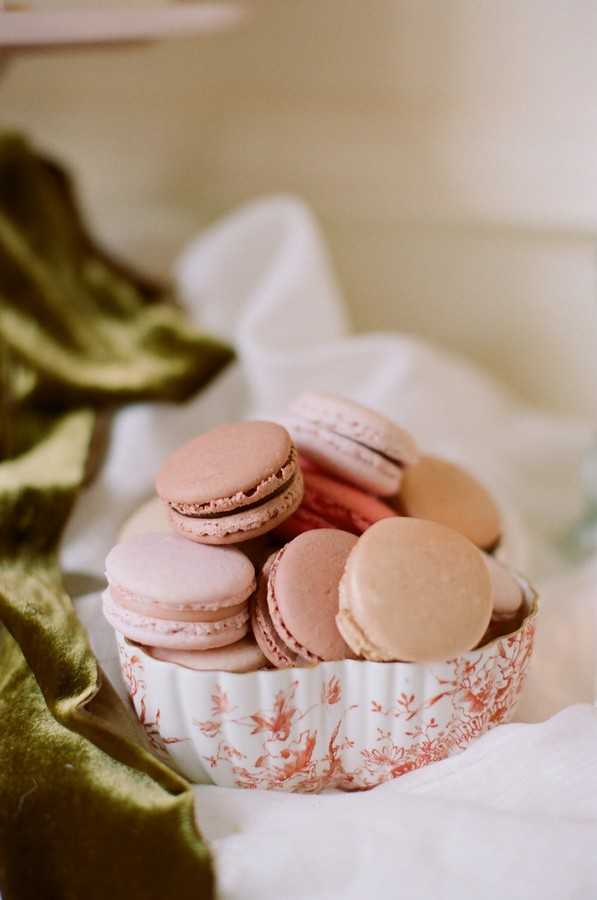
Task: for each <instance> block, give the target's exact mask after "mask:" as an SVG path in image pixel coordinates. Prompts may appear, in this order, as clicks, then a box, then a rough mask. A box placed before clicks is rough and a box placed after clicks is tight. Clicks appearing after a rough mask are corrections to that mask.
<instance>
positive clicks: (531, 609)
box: [115, 570, 540, 680]
mask: <svg viewBox="0 0 597 900" xmlns="http://www.w3.org/2000/svg"><path fill="white" fill-rule="evenodd" d="M510 571H511V572H512V574H513V575H514V577H515V578H516V580H517V581H518V583H519V584H520V586H521V588H522V591H523V594H524V603H525V605H526V607H527V610H526V613H525V615H524V617H523V619H522V621H521V622H520V624H519V625H518V627H517V628H515V629H514V631H509V632H506V633H505V634H500V635H498V636H497V637H495V638H493V639H492V640H491V641H488V642H487V643H486V644H483V645H482V646H481V647H472V648H471V649H470V650H465V652H464V653H460V654H458V656H454V657H451V658H450V659H438V660H434V661H433V662H420V663H417V662H407V661H405V660H402V661H401V660H395V661H392V662H376V661H375V660H370V659H336V660H322V661H321V662H318V663H316V664H315V665H313V666H289V667H288V668H285V669H270V668H263V669H255V670H254V671H252V672H228V671H226V670H225V669H205V670H202V669H191V668H190V667H189V666H183V665H182V664H181V663H176V662H172V661H170V660H165V659H158V658H157V657H155V656H152V655H151V653H148V652H147V649H146V647H145V646H144V645H143V644H137V643H136V642H135V641H132V640H130V639H129V638H127V637H125V635H124V634H121V633H119V632H117V631H116V630H115V635H116V640H117V641H118V642H119V643H120V642H123V643H125V644H127V645H128V646H129V647H134V648H135V650H136V651H137V652H138V653H139V654H141V655H142V656H143V658H144V660H147V661H148V662H149V664H150V665H152V666H157V667H158V669H159V668H160V667H162V668H163V669H173V670H174V669H176V670H179V669H182V670H183V671H184V672H189V673H192V675H193V676H198V677H199V678H205V679H206V680H207V679H208V678H213V677H214V676H216V677H219V676H221V675H226V676H227V677H231V678H233V679H237V678H247V677H249V678H250V677H254V676H255V675H259V676H262V677H265V678H267V677H270V676H275V675H279V674H280V673H281V672H290V673H292V672H295V671H300V672H305V671H309V672H313V671H317V670H318V669H321V667H322V666H337V665H342V666H348V667H352V666H362V665H363V664H366V665H368V666H375V667H376V668H377V667H382V666H383V668H384V669H386V670H387V668H388V667H392V668H394V669H395V670H397V671H400V670H401V669H403V668H406V667H407V668H408V669H412V667H413V666H417V667H420V668H426V667H432V666H438V665H439V666H441V665H446V664H448V663H450V662H451V661H452V660H454V659H461V658H462V657H465V656H468V655H469V654H470V653H479V652H482V653H485V652H486V651H487V650H488V649H489V648H491V647H493V645H494V644H496V643H497V642H498V641H503V640H507V639H509V638H512V637H515V636H516V635H518V634H519V633H520V632H522V630H523V629H524V628H526V627H527V625H528V624H529V623H530V622H532V621H533V620H534V619H535V618H536V617H537V614H538V613H539V609H540V601H539V594H538V592H537V591H536V590H535V588H534V587H532V586H531V585H530V583H529V582H528V580H527V579H526V578H525V577H524V576H523V575H520V574H519V573H518V572H514V571H512V570H510Z"/></svg>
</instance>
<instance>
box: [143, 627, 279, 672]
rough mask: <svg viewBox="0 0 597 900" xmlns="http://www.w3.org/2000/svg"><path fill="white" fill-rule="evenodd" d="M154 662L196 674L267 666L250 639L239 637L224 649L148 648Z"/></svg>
mask: <svg viewBox="0 0 597 900" xmlns="http://www.w3.org/2000/svg"><path fill="white" fill-rule="evenodd" d="M147 652H148V653H149V654H150V656H153V657H154V658H155V659H161V660H163V661H164V662H171V663H175V664H176V665H177V666H182V667H183V668H185V669H193V670H195V671H196V672H256V671H257V670H258V669H263V668H265V667H266V666H267V659H266V658H265V656H264V655H263V653H262V652H261V650H260V649H259V647H258V646H257V644H256V643H255V640H254V639H253V637H252V636H247V637H244V638H242V639H241V640H240V641H236V643H234V644H229V646H227V647H215V648H214V649H213V650H169V649H167V648H165V647H148V648H147Z"/></svg>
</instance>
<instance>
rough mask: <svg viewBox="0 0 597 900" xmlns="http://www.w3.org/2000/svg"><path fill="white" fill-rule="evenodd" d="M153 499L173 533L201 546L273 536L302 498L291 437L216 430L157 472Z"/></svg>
mask: <svg viewBox="0 0 597 900" xmlns="http://www.w3.org/2000/svg"><path fill="white" fill-rule="evenodd" d="M156 489H157V492H158V495H159V496H160V497H161V498H162V500H163V501H164V502H165V503H166V504H167V506H168V508H169V513H170V518H171V520H172V524H173V526H174V528H175V529H176V530H177V531H178V532H179V533H180V534H182V535H183V536H184V537H186V538H189V539H190V540H192V541H198V542H200V543H204V544H232V543H238V542H240V541H247V540H250V539H252V538H255V537H258V536H259V535H262V534H265V533H266V532H268V531H271V530H272V529H273V528H275V527H276V525H279V524H280V523H281V522H283V521H284V520H285V519H286V518H288V516H290V515H291V514H292V513H293V512H294V511H295V509H296V508H297V507H298V505H299V503H300V502H301V500H302V497H303V479H302V475H301V471H300V468H299V466H298V463H297V453H296V449H295V448H294V446H293V443H292V440H291V438H290V435H289V434H288V432H287V431H286V429H285V428H283V427H282V426H281V425H278V424H276V423H275V422H235V423H232V424H229V425H220V426H219V427H218V428H214V429H212V430H211V431H208V432H206V433H205V434H202V435H200V436H199V437H197V438H194V439H193V440H192V441H189V442H188V443H186V444H184V445H183V446H182V447H180V448H179V449H178V450H176V451H175V452H174V453H173V454H172V455H171V456H169V457H168V458H167V459H166V461H165V462H164V464H163V465H162V467H161V469H160V471H159V473H158V476H157V479H156Z"/></svg>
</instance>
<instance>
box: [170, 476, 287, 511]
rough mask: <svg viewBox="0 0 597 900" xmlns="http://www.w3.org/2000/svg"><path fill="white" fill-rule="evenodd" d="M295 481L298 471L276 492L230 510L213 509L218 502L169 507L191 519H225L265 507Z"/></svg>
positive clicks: (231, 507)
mask: <svg viewBox="0 0 597 900" xmlns="http://www.w3.org/2000/svg"><path fill="white" fill-rule="evenodd" d="M295 479H296V470H295V471H294V472H292V474H291V476H290V477H289V478H288V479H287V480H286V481H285V482H284V483H283V484H280V485H279V486H278V487H277V488H276V489H275V490H274V491H271V492H270V493H268V494H267V495H265V496H263V497H261V498H260V499H258V500H253V501H252V502H247V503H239V504H238V505H237V506H230V508H228V509H221V510H218V509H213V506H214V503H217V502H218V501H214V503H208V504H203V505H201V504H198V503H176V502H169V503H168V506H169V507H170V509H172V510H174V511H175V512H177V513H178V514H179V515H181V516H188V517H189V518H191V519H224V518H226V517H229V516H230V515H231V514H235V513H237V512H238V513H241V512H250V511H251V510H254V509H257V508H258V507H260V506H263V505H264V504H265V503H268V502H269V501H270V500H274V499H275V498H276V497H281V496H282V494H284V493H285V492H286V491H287V490H288V489H289V488H290V487H291V486H292V485H293V483H294V481H295ZM243 496H245V497H246V496H247V495H246V494H245V495H243Z"/></svg>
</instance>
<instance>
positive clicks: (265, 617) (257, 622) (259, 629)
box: [251, 553, 309, 669]
mask: <svg viewBox="0 0 597 900" xmlns="http://www.w3.org/2000/svg"><path fill="white" fill-rule="evenodd" d="M276 555H277V554H276V553H272V554H271V556H270V557H269V559H268V560H267V562H266V563H265V565H264V567H263V569H262V571H261V575H260V576H259V580H258V582H257V590H256V592H255V597H254V599H253V606H252V611H251V628H252V630H253V636H254V638H255V640H256V642H257V645H258V647H259V648H260V650H261V652H262V653H263V654H264V656H265V657H266V658H267V659H268V660H269V662H270V663H271V664H272V666H274V668H276V669H289V668H290V667H291V666H300V667H302V666H306V665H309V663H308V662H307V660H306V659H304V658H303V657H301V656H299V655H298V654H297V653H295V652H294V651H293V650H291V649H290V647H287V646H286V644H285V643H284V641H283V640H282V638H281V637H279V636H278V633H277V631H276V629H275V628H274V625H273V622H272V618H271V616H270V614H269V607H268V605H267V588H268V578H269V572H270V569H271V566H272V563H273V561H274V559H275V558H276Z"/></svg>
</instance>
